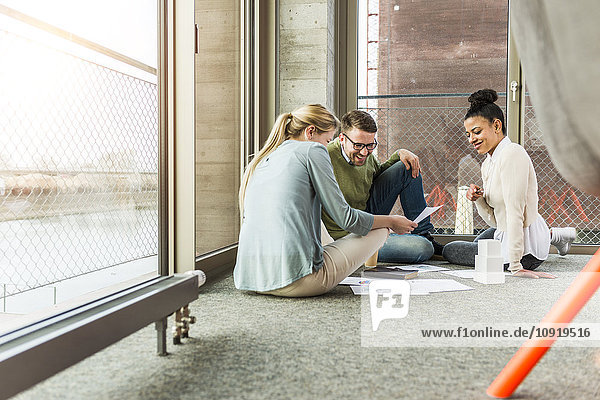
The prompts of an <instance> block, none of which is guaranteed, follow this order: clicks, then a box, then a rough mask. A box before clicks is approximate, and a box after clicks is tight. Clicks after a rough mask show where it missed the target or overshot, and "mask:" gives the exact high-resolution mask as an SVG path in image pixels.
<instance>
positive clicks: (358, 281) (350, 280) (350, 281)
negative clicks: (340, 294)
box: [339, 276, 373, 287]
mask: <svg viewBox="0 0 600 400" xmlns="http://www.w3.org/2000/svg"><path fill="white" fill-rule="evenodd" d="M372 280H373V279H366V278H363V277H361V276H349V277H347V278H346V279H344V280H343V281H341V282H340V283H339V285H350V286H360V285H366V286H367V287H368V286H369V283H371V281H372Z"/></svg>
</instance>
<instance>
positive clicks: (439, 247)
mask: <svg viewBox="0 0 600 400" xmlns="http://www.w3.org/2000/svg"><path fill="white" fill-rule="evenodd" d="M421 236H423V237H424V238H425V239H427V240H429V241H430V242H431V244H432V245H433V254H435V255H436V256H441V255H442V252H443V251H444V245H443V244H441V243H438V242H437V241H436V240H435V239H434V238H433V236H432V235H431V233H430V232H425V233H423V234H421Z"/></svg>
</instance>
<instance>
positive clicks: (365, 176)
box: [322, 138, 400, 240]
mask: <svg viewBox="0 0 600 400" xmlns="http://www.w3.org/2000/svg"><path fill="white" fill-rule="evenodd" d="M327 151H328V152H329V157H330V158H331V164H332V165H333V173H334V175H335V179H336V180H337V182H338V185H339V186H340V189H341V190H342V193H343V194H344V198H345V199H346V201H347V202H348V204H349V205H350V207H352V208H356V209H358V210H363V211H365V210H366V208H367V201H368V200H369V196H370V192H371V185H372V184H373V181H374V180H375V178H377V176H378V175H379V174H381V173H382V172H383V171H385V170H386V169H387V168H389V167H390V166H392V165H393V164H395V163H396V162H398V161H400V156H398V153H397V152H394V154H393V155H392V156H391V157H390V159H389V160H387V161H386V162H385V163H383V164H381V163H380V162H379V160H377V157H375V156H374V155H373V154H370V155H369V156H368V157H367V161H366V162H365V163H364V164H363V165H361V166H357V165H351V164H349V163H348V161H346V159H345V158H344V156H343V155H342V147H341V144H340V141H339V138H338V139H335V140H334V141H332V142H331V143H329V145H328V146H327ZM322 217H323V223H324V224H325V227H326V228H327V231H328V232H329V234H330V235H331V237H332V238H333V239H335V240H337V239H339V238H341V237H344V236H346V235H347V234H348V232H346V231H345V230H343V229H342V228H340V227H339V226H338V225H337V224H336V223H335V222H333V219H332V218H331V217H330V216H329V215H328V214H327V213H326V212H325V210H323V215H322Z"/></svg>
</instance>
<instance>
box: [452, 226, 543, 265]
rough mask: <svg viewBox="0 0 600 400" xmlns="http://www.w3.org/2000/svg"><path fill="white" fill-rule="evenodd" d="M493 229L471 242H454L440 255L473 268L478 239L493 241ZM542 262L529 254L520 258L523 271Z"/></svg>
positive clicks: (487, 230) (454, 262) (494, 230)
mask: <svg viewBox="0 0 600 400" xmlns="http://www.w3.org/2000/svg"><path fill="white" fill-rule="evenodd" d="M494 232H496V229H495V228H489V229H486V230H485V231H483V232H482V233H480V234H479V235H478V236H477V237H476V238H475V240H473V241H472V242H466V241H464V240H456V241H454V242H450V243H448V244H447V245H445V246H444V252H443V253H442V255H443V256H444V258H445V259H446V260H447V261H448V262H450V263H452V264H458V265H466V266H467V267H475V256H476V255H477V241H479V240H480V239H493V238H494ZM542 262H544V260H539V259H537V258H535V257H534V256H532V255H531V254H525V255H524V256H523V258H521V265H522V266H523V268H525V269H529V270H534V269H536V268H537V267H539V266H540V264H541V263H542ZM504 269H505V270H507V269H508V264H504Z"/></svg>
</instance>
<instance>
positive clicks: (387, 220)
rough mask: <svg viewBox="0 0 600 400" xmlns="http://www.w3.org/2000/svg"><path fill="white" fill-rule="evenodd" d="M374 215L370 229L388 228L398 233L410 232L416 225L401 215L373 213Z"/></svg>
mask: <svg viewBox="0 0 600 400" xmlns="http://www.w3.org/2000/svg"><path fill="white" fill-rule="evenodd" d="M374 217H375V218H374V220H373V226H372V227H371V229H379V228H388V229H391V230H392V231H393V232H394V233H397V234H399V235H404V234H405V233H410V232H412V231H413V229H415V228H416V227H417V225H418V224H417V223H415V222H412V221H411V220H410V219H408V218H406V217H403V216H402V215H374Z"/></svg>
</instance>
